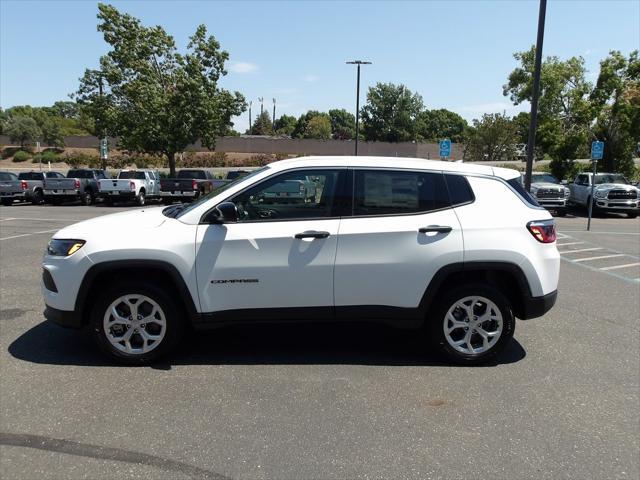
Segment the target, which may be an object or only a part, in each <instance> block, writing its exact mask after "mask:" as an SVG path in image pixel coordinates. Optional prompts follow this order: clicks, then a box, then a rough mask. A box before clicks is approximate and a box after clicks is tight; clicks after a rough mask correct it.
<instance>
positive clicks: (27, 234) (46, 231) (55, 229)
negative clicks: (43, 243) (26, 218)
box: [0, 228, 60, 240]
mask: <svg viewBox="0 0 640 480" xmlns="http://www.w3.org/2000/svg"><path fill="white" fill-rule="evenodd" d="M58 230H60V229H59V228H54V229H53V230H42V231H41V232H32V233H22V234H20V235H13V236H11V237H4V238H0V240H11V239H12V238H21V237H30V236H31V235H40V234H42V233H51V232H57V231H58Z"/></svg>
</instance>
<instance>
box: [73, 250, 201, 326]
mask: <svg viewBox="0 0 640 480" xmlns="http://www.w3.org/2000/svg"><path fill="white" fill-rule="evenodd" d="M131 278H139V279H140V280H146V281H148V280H149V279H153V282H154V283H157V284H159V285H161V286H162V287H163V288H165V289H166V290H167V291H168V293H169V294H172V295H175V297H176V303H177V304H179V305H180V306H181V307H182V311H183V314H184V315H185V320H186V321H187V322H188V323H191V322H192V320H193V318H194V317H195V316H196V314H197V310H196V306H195V302H194V300H193V297H192V296H191V293H190V291H189V289H188V287H187V284H186V282H185V281H184V278H183V277H182V275H181V274H180V272H178V270H177V269H176V268H175V267H174V266H173V265H171V264H170V263H167V262H163V261H156V260H117V261H111V262H103V263H98V264H96V265H94V266H92V267H91V268H90V269H89V270H88V271H87V273H86V274H85V276H84V278H83V280H82V284H81V286H80V290H79V291H78V295H77V297H76V303H75V310H76V312H78V313H79V314H80V316H81V318H82V323H83V325H84V324H87V323H88V321H89V316H90V313H91V307H92V303H93V301H92V299H93V298H94V297H95V295H96V293H97V292H99V291H101V290H102V289H104V288H107V287H109V285H112V284H113V283H114V282H118V281H120V280H122V279H127V280H130V279H131Z"/></svg>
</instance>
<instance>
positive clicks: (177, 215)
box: [163, 167, 269, 218]
mask: <svg viewBox="0 0 640 480" xmlns="http://www.w3.org/2000/svg"><path fill="white" fill-rule="evenodd" d="M268 168H269V167H262V168H258V169H257V170H254V171H253V172H251V173H250V174H248V175H245V176H244V177H239V178H236V179H235V180H234V181H232V182H229V183H223V184H222V185H220V186H219V187H216V188H214V189H213V190H211V191H210V192H209V193H208V194H206V195H205V196H204V197H200V198H199V199H198V200H197V201H195V202H193V203H192V204H190V205H187V204H186V203H185V204H181V205H183V206H182V208H181V210H180V211H179V212H178V213H176V212H175V209H171V212H172V213H173V214H174V215H171V216H175V218H180V217H181V216H182V215H184V214H185V213H187V212H190V211H191V210H193V209H194V208H197V207H199V206H200V205H202V204H203V203H204V202H206V201H208V200H209V199H210V198H213V197H215V196H216V195H219V194H221V193H222V192H224V191H225V190H227V189H228V188H231V187H233V186H235V185H237V184H239V183H240V182H244V181H245V180H247V179H249V178H251V177H254V176H256V175H258V174H259V173H261V172H264V171H265V170H267V169H268ZM163 213H164V210H163Z"/></svg>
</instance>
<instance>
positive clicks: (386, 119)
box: [362, 83, 423, 142]
mask: <svg viewBox="0 0 640 480" xmlns="http://www.w3.org/2000/svg"><path fill="white" fill-rule="evenodd" d="M422 110H423V102H422V97H421V96H420V95H418V94H417V93H413V92H411V90H409V89H408V88H407V87H405V86H404V85H394V84H393V83H378V84H376V86H375V87H370V88H369V91H368V92H367V104H366V105H365V106H364V107H362V123H363V132H364V137H365V139H366V140H368V141H372V140H373V141H382V142H407V141H412V140H416V138H417V136H418V132H417V131H416V120H417V118H418V116H419V115H420V112H422Z"/></svg>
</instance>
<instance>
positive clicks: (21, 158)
mask: <svg viewBox="0 0 640 480" xmlns="http://www.w3.org/2000/svg"><path fill="white" fill-rule="evenodd" d="M30 158H31V154H30V153H28V152H25V151H24V150H18V151H17V152H16V153H15V155H14V156H13V161H14V162H26V161H27V160H29V159H30Z"/></svg>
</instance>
